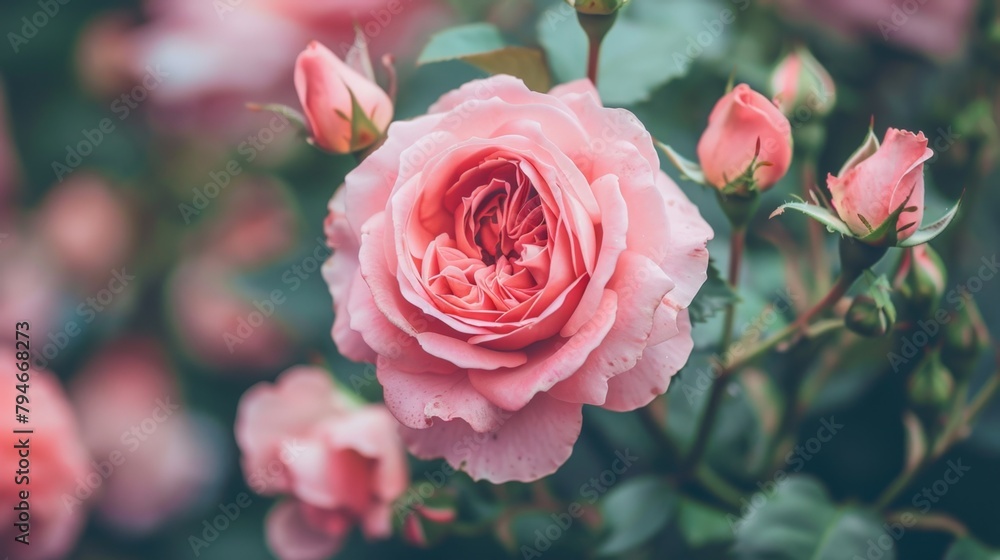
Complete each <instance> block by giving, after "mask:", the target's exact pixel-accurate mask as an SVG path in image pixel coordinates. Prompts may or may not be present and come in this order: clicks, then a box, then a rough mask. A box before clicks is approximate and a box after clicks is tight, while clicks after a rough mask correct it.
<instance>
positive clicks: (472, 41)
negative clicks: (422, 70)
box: [417, 23, 507, 64]
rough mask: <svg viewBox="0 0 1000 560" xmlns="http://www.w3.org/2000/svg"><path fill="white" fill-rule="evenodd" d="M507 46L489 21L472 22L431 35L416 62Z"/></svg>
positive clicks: (425, 62) (456, 57)
mask: <svg viewBox="0 0 1000 560" xmlns="http://www.w3.org/2000/svg"><path fill="white" fill-rule="evenodd" d="M506 46H507V43H506V41H504V39H503V35H501V34H500V30H499V29H497V28H496V26H495V25H493V24H490V23H473V24H470V25H462V26H459V27H452V28H450V29H446V30H444V31H442V32H440V33H437V34H435V35H434V36H433V37H431V40H430V42H428V43H427V46H426V47H424V50H423V52H421V53H420V57H419V58H417V64H430V63H432V62H444V61H446V60H457V59H462V58H463V57H466V56H470V55H475V54H481V53H484V52H490V51H495V50H499V49H502V48H504V47H506Z"/></svg>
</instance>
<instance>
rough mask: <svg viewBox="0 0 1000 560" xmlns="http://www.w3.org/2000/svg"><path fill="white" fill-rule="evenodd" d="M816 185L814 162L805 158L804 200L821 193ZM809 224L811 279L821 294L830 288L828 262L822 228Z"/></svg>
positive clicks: (803, 176)
mask: <svg viewBox="0 0 1000 560" xmlns="http://www.w3.org/2000/svg"><path fill="white" fill-rule="evenodd" d="M815 184H816V162H815V160H814V159H813V158H812V157H807V158H805V161H804V162H803V164H802V187H803V190H804V191H805V197H806V200H808V199H809V197H810V196H811V195H812V193H813V192H816V191H819V192H820V194H821V195H822V191H821V190H820V189H819V188H816V189H815V190H814V189H813V187H814V185H815ZM807 222H808V223H809V225H808V228H809V248H810V251H811V253H812V255H811V257H812V258H811V261H812V267H813V274H812V277H813V279H814V280H815V283H816V288H817V291H818V293H823V292H824V291H826V290H828V289H829V286H830V280H829V276H830V261H829V259H827V253H826V249H825V246H824V243H823V240H824V233H825V232H824V231H823V226H822V225H821V224H820V223H819V222H817V221H816V220H807Z"/></svg>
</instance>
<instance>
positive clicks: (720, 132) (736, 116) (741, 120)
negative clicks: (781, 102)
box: [698, 84, 792, 197]
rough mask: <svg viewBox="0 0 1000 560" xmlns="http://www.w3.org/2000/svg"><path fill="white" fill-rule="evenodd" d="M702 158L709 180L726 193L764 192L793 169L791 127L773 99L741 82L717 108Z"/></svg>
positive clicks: (701, 149) (704, 138)
mask: <svg viewBox="0 0 1000 560" xmlns="http://www.w3.org/2000/svg"><path fill="white" fill-rule="evenodd" d="M698 160H699V161H700V163H701V168H702V170H703V171H704V173H705V179H706V181H707V182H708V183H709V184H711V185H712V186H714V187H715V188H716V189H719V191H720V192H721V193H722V194H723V195H725V196H727V197H730V196H738V197H739V196H743V197H745V196H749V195H750V194H752V193H755V192H757V191H761V192H763V191H765V190H767V189H769V188H771V187H772V186H774V184H775V183H777V182H778V181H779V180H780V179H781V178H782V177H784V176H785V174H786V173H788V169H789V167H790V166H791V163H792V125H791V123H789V122H788V118H787V117H785V115H783V114H782V113H781V111H779V110H778V108H777V107H776V106H775V105H774V103H772V102H771V100H769V99H768V98H766V97H764V96H763V95H761V94H759V93H757V92H756V91H754V90H752V89H750V86H748V85H746V84H740V85H738V86H736V87H735V88H733V90H732V91H731V92H729V93H727V94H726V95H725V96H723V97H722V99H720V100H719V101H718V102H717V103H716V104H715V108H714V109H712V113H711V115H709V117H708V126H707V127H706V128H705V132H704V133H703V134H702V136H701V139H700V140H699V141H698Z"/></svg>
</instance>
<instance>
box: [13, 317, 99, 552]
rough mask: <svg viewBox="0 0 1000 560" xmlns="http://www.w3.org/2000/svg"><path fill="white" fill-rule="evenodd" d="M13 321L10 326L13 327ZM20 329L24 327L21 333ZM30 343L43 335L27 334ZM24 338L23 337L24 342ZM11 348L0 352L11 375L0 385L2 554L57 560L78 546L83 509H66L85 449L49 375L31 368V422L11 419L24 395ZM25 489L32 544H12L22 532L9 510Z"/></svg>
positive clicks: (83, 470) (82, 471) (85, 470)
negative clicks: (21, 467)
mask: <svg viewBox="0 0 1000 560" xmlns="http://www.w3.org/2000/svg"><path fill="white" fill-rule="evenodd" d="M13 326H14V325H13V323H10V328H11V329H13ZM22 331H23V329H22ZM28 334H29V335H30V336H31V339H30V340H35V337H36V336H41V333H39V332H36V331H35V330H34V329H32V330H29V331H28ZM22 340H23V339H22ZM13 348H14V344H13V343H9V344H8V343H5V344H4V348H3V349H2V350H0V364H3V368H4V370H5V371H7V372H10V373H9V374H8V375H9V377H8V378H7V379H5V380H4V382H3V383H0V398H2V399H3V402H5V403H10V413H9V414H4V415H3V420H0V431H2V439H3V441H2V443H0V445H2V446H3V451H2V452H0V453H2V455H3V464H4V466H5V467H7V468H9V469H10V472H9V473H8V474H6V475H5V476H3V477H0V500H2V502H0V503H3V504H4V507H3V509H2V510H0V538H2V539H3V541H2V542H3V545H2V550H3V551H4V552H5V553H10V554H12V555H13V554H15V553H16V554H17V558H18V559H24V560H56V559H58V558H64V557H65V556H66V555H67V554H68V553H69V551H70V549H71V548H72V547H73V545H74V543H76V540H77V538H78V537H79V535H80V531H81V529H83V523H84V521H85V520H86V507H85V506H83V505H77V506H76V507H67V504H66V502H65V497H67V496H72V495H73V494H74V493H75V492H76V488H77V484H79V481H80V480H81V479H82V477H84V476H86V475H87V473H88V472H89V471H88V467H87V463H88V461H89V460H90V458H89V457H88V455H87V450H86V449H85V448H84V446H83V444H82V442H81V440H80V435H79V432H78V431H77V424H76V419H75V418H74V416H73V409H72V408H71V407H70V405H69V402H68V401H67V400H66V395H65V393H64V392H63V389H62V386H60V384H59V380H58V379H57V378H56V377H55V376H54V375H52V374H51V373H49V372H47V371H45V370H41V369H36V368H35V367H34V364H32V366H31V367H30V368H29V371H28V373H29V379H28V388H27V395H28V398H29V399H30V404H29V405H28V406H27V408H28V409H29V410H30V411H31V412H29V414H28V416H29V423H28V424H20V423H17V422H16V421H15V418H14V402H15V398H16V397H17V395H20V394H22V393H21V392H20V391H19V390H18V389H17V388H16V387H15V383H14V381H15V377H14V373H15V371H18V370H17V369H16V364H18V363H20V360H18V359H16V355H15V353H14V352H13V350H11V349H13ZM25 428H28V429H32V430H34V433H32V434H15V433H14V430H21V429H25ZM24 440H29V443H28V444H29V449H30V455H29V459H30V463H31V464H30V467H29V470H30V473H28V474H27V479H25V480H24V481H23V482H22V483H20V484H19V483H18V482H17V481H16V480H17V479H16V478H15V474H14V471H15V470H16V469H15V467H16V465H17V464H18V461H19V460H20V456H19V452H20V450H19V449H18V447H17V446H18V445H19V444H20V443H21V442H23V441H24ZM22 491H28V492H29V500H28V502H29V503H30V507H31V510H30V515H31V519H30V522H31V533H30V535H29V537H28V538H29V539H30V544H29V545H28V546H24V545H21V544H18V543H15V542H14V538H15V537H16V536H18V535H19V534H21V532H20V531H19V530H18V529H17V527H16V525H15V524H16V523H18V512H17V511H15V510H14V509H13V507H14V506H15V505H17V504H18V503H19V502H20V497H19V496H20V492H22Z"/></svg>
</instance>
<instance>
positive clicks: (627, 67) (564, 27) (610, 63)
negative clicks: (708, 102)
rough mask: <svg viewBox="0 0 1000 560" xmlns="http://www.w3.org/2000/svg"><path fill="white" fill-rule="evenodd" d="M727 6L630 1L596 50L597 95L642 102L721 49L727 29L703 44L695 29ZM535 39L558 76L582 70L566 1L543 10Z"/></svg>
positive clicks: (582, 49) (583, 44) (581, 41)
mask: <svg viewBox="0 0 1000 560" xmlns="http://www.w3.org/2000/svg"><path fill="white" fill-rule="evenodd" d="M727 4H728V3H727ZM731 8H732V6H728V5H722V3H718V2H712V1H708V0H672V1H670V2H664V1H663V0H633V2H631V4H630V5H629V6H628V7H627V8H625V9H624V10H622V11H621V12H620V14H619V16H618V21H617V22H616V23H615V25H614V27H612V28H611V31H610V32H609V33H608V35H607V38H606V39H605V40H604V43H603V47H602V49H601V60H600V66H599V79H598V82H599V83H598V85H599V89H600V92H601V98H602V99H603V100H604V102H605V103H606V104H608V105H610V106H623V105H634V104H636V103H639V102H641V101H646V100H648V99H649V98H650V96H651V94H652V93H653V92H654V91H656V90H657V89H658V88H660V87H661V86H662V85H664V84H666V83H667V82H669V81H670V80H672V79H675V78H679V77H682V76H684V75H686V74H687V72H688V69H689V68H690V67H691V64H692V63H693V62H694V61H695V60H699V59H700V58H701V57H706V58H707V57H708V56H709V55H713V56H714V55H717V54H719V53H722V52H725V49H726V45H727V43H728V42H729V41H730V40H731V36H732V33H726V32H723V33H721V34H720V35H719V36H718V37H716V38H715V39H714V41H712V43H711V44H710V45H709V46H708V47H702V46H700V45H699V44H698V43H697V34H698V32H699V31H702V30H703V29H704V27H702V26H703V25H704V22H705V21H713V20H716V19H717V18H718V17H719V13H720V11H721V10H722V9H731ZM732 11H734V12H735V11H736V10H732ZM737 17H738V16H737ZM538 38H539V41H540V42H541V44H542V47H544V49H545V52H546V53H547V54H548V57H549V63H550V65H551V67H552V72H553V74H555V77H556V78H557V81H559V82H569V81H572V80H576V79H579V78H583V77H584V76H585V75H586V64H587V61H586V58H587V56H586V53H587V36H586V34H585V33H584V32H583V30H582V29H581V27H580V24H579V23H578V22H577V16H576V11H575V10H574V9H573V8H571V7H570V6H569V5H568V4H566V3H565V2H561V1H560V2H557V3H556V5H554V6H553V7H552V8H551V9H549V10H548V11H546V12H545V13H544V14H542V16H541V17H540V18H539V20H538ZM692 45H694V46H692ZM691 55H693V57H692V56H691Z"/></svg>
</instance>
